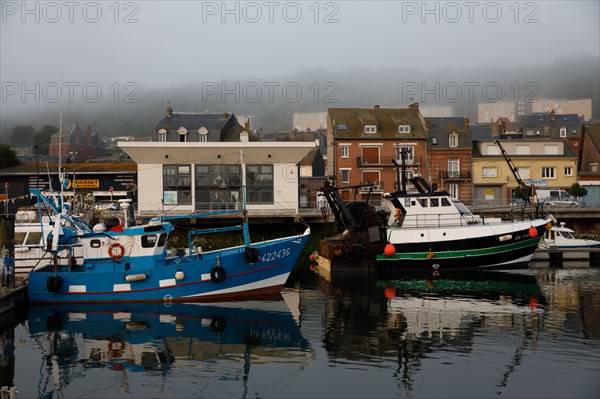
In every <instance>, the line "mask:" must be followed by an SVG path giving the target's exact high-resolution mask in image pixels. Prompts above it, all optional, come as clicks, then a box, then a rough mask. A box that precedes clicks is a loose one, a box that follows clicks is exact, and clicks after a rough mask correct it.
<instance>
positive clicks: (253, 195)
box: [246, 165, 274, 204]
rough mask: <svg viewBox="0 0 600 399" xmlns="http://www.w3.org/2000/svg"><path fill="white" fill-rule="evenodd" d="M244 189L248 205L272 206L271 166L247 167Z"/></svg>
mask: <svg viewBox="0 0 600 399" xmlns="http://www.w3.org/2000/svg"><path fill="white" fill-rule="evenodd" d="M246 187H247V190H246V192H247V199H248V203H252V204H272V203H273V201H274V195H273V165H247V166H246Z"/></svg>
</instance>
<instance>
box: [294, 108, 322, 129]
mask: <svg viewBox="0 0 600 399" xmlns="http://www.w3.org/2000/svg"><path fill="white" fill-rule="evenodd" d="M292 129H296V130H297V131H299V132H306V131H308V130H311V131H315V130H317V129H327V112H312V113H304V114H301V113H297V114H294V115H293V116H292Z"/></svg>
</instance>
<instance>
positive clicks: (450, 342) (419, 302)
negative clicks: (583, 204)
mask: <svg viewBox="0 0 600 399" xmlns="http://www.w3.org/2000/svg"><path fill="white" fill-rule="evenodd" d="M586 274H587V276H586ZM331 277H332V278H331V283H323V282H320V283H319V287H320V289H321V291H322V292H323V293H324V294H325V295H326V297H327V298H328V304H327V305H326V306H325V309H324V313H325V315H326V328H325V332H324V336H323V344H324V347H325V348H326V349H327V351H328V354H329V356H331V358H333V359H335V361H336V363H350V364H351V365H352V367H357V368H370V367H395V373H394V378H396V379H397V382H398V387H399V389H400V391H402V392H403V393H404V394H408V392H411V394H412V392H413V391H415V390H417V391H419V392H420V393H421V394H423V392H427V393H428V394H425V396H428V395H433V396H437V395H442V394H444V392H443V391H441V390H437V389H435V388H434V384H433V383H432V384H428V385H427V387H426V388H424V386H423V385H426V384H424V383H423V381H425V380H429V381H432V382H433V380H434V379H436V378H442V379H444V380H445V379H446V378H447V376H444V377H441V376H438V375H437V374H436V373H438V372H440V371H441V370H442V369H444V367H443V366H452V367H453V370H452V372H454V371H455V370H457V369H462V372H461V373H458V375H456V374H454V373H452V375H455V376H456V381H454V384H457V383H458V384H460V383H464V384H468V385H469V387H470V390H471V392H472V393H473V395H477V392H479V394H480V395H483V396H489V395H490V394H501V393H503V392H511V390H515V389H519V388H522V386H520V385H519V384H520V382H513V381H511V380H512V379H513V376H514V374H515V373H517V374H522V373H524V372H527V373H529V371H525V370H520V368H522V367H525V368H526V369H527V366H522V365H523V363H527V362H524V358H525V357H529V358H534V357H536V356H537V359H536V360H538V361H539V360H540V359H544V361H547V364H544V363H542V367H546V366H548V365H550V364H553V363H554V362H555V361H557V359H558V358H560V356H558V355H556V354H555V353H552V352H546V350H548V348H553V347H554V346H556V347H557V348H561V350H562V351H563V352H564V353H569V352H570V350H574V353H577V355H579V354H581V353H580V352H581V349H580V348H577V349H576V350H575V347H576V346H578V345H579V342H577V343H576V344H575V343H573V342H569V343H566V342H563V341H562V340H561V339H560V338H559V339H558V340H557V339H556V337H555V336H548V330H554V331H555V332H560V334H565V333H566V334H567V335H566V336H565V339H566V340H574V339H580V338H579V337H582V336H583V337H585V338H595V339H598V337H599V336H598V330H599V327H598V325H599V324H600V323H598V322H599V321H600V320H599V317H600V299H599V295H598V292H599V290H598V288H600V280H599V273H598V270H587V271H582V270H575V271H571V272H569V271H568V270H560V269H545V270H530V269H523V270H511V271H475V272H451V273H449V272H444V273H441V272H440V273H436V274H435V275H434V274H432V273H431V272H427V273H421V274H416V273H414V272H411V273H408V274H407V273H381V272H376V271H373V270H363V271H361V273H360V274H359V275H353V274H352V273H340V274H338V275H337V276H331ZM569 330H571V332H568V331H569ZM551 333H552V332H551ZM542 336H543V338H542ZM540 341H544V342H545V345H546V347H545V349H544V350H543V351H541V353H537V352H538V351H539V346H540ZM571 347H572V348H571ZM592 347H593V348H596V351H598V347H599V344H598V342H594V343H593V344H592ZM534 353H537V354H536V355H534ZM594 353H595V352H592V353H587V354H586V353H583V354H582V356H581V358H580V359H579V360H578V361H579V362H580V364H585V366H584V368H587V370H586V371H585V372H584V373H581V374H580V375H579V376H578V377H577V378H575V380H577V379H579V380H583V381H580V382H583V384H581V385H579V386H577V387H573V386H572V381H574V380H572V381H571V382H569V383H565V384H563V385H564V387H569V388H568V389H567V390H566V391H565V393H566V392H571V393H573V392H577V391H578V390H583V391H586V392H590V391H591V392H596V391H598V387H597V386H595V385H596V383H595V382H593V381H592V380H589V379H588V380H585V379H586V377H589V375H590V367H591V370H593V372H592V375H593V373H594V372H595V373H597V372H598V366H597V356H595V355H594ZM391 363H394V365H393V366H392V364H391ZM594 364H596V366H594ZM486 369H487V370H488V371H489V370H490V369H492V370H493V373H491V374H493V384H488V385H487V386H485V385H481V386H480V385H479V384H481V382H478V381H472V380H470V379H469V378H465V377H464V375H465V373H466V374H469V372H468V370H471V371H472V372H473V373H481V372H482V370H486ZM449 371H450V369H445V370H444V372H445V373H448V372H449ZM537 374H539V371H536V372H535V373H533V375H537ZM417 376H419V377H418V378H417ZM434 376H436V377H434ZM428 377H429V378H428ZM486 377H488V378H489V377H490V375H489V373H488V375H486ZM558 379H560V377H559V378H558ZM517 380H518V381H520V379H519V378H517ZM416 381H418V383H417V382H416ZM448 382H450V381H448ZM415 384H417V385H419V386H418V388H415ZM511 384H512V385H511ZM445 387H446V388H447V385H446V386H445ZM564 387H563V389H564ZM570 388H575V389H573V390H571V391H569V389H570ZM491 390H493V391H491ZM542 391H543V390H542ZM453 392H463V391H461V390H458V391H453ZM446 394H447V392H446ZM451 396H452V395H451Z"/></svg>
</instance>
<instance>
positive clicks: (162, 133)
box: [158, 128, 167, 143]
mask: <svg viewBox="0 0 600 399" xmlns="http://www.w3.org/2000/svg"><path fill="white" fill-rule="evenodd" d="M158 141H160V142H163V143H164V142H166V141H167V129H165V128H160V129H158Z"/></svg>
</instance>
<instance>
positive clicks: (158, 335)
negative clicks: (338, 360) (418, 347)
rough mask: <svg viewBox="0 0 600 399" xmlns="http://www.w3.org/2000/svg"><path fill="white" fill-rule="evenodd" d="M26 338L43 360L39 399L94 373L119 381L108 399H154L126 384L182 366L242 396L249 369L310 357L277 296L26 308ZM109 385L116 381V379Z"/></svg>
mask: <svg viewBox="0 0 600 399" xmlns="http://www.w3.org/2000/svg"><path fill="white" fill-rule="evenodd" d="M29 334H30V336H31V338H32V339H33V341H34V342H35V344H36V346H37V347H38V348H39V351H40V352H41V353H42V365H41V367H40V376H39V382H38V386H37V396H38V397H46V396H49V397H51V396H56V395H57V394H60V396H62V395H63V394H65V393H66V392H70V395H75V396H76V395H77V394H81V393H85V391H82V392H79V391H78V389H81V384H79V383H78V382H77V380H78V379H85V378H89V377H91V376H93V375H94V371H93V370H94V369H98V370H111V371H112V372H114V373H116V374H117V375H119V377H118V378H117V379H116V381H118V382H117V384H118V388H117V391H111V390H110V389H108V390H107V392H108V393H107V394H108V396H110V397H112V396H114V395H116V394H117V393H119V394H135V395H136V396H140V395H144V394H151V395H155V394H156V393H157V392H156V391H155V390H154V389H150V390H148V389H146V388H144V387H139V386H137V387H136V388H132V386H131V381H132V380H133V379H135V378H136V375H140V376H142V375H143V376H144V378H146V377H151V378H154V379H155V380H157V381H158V380H162V381H163V382H162V383H161V384H163V385H164V384H165V383H166V379H167V378H172V376H173V375H174V374H177V372H178V371H179V370H178V369H181V368H182V367H184V365H185V368H199V369H201V370H202V371H204V372H209V373H212V374H216V375H218V378H219V380H220V383H221V384H223V381H224V380H229V381H232V382H234V383H237V384H238V385H239V388H242V385H243V388H244V389H246V388H247V385H248V382H249V379H250V380H252V379H251V376H252V373H251V368H252V366H256V365H258V364H262V363H277V362H280V363H287V364H293V363H296V364H297V365H298V364H302V362H303V361H304V355H305V353H306V352H307V350H308V345H307V341H306V340H305V339H304V338H303V337H302V336H301V334H300V331H299V329H298V326H297V324H296V321H295V320H294V318H293V316H292V313H291V312H290V310H289V308H288V307H287V305H286V302H285V301H284V300H283V298H282V297H279V298H277V300H269V301H248V302H236V303H215V304H165V305H162V304H159V305H156V304H137V305H112V304H109V305H94V306H90V305H52V306H50V305H49V306H32V307H31V308H30V312H29ZM228 365H229V366H228ZM231 365H236V366H233V367H230V366H231ZM109 378H110V379H111V380H113V382H114V381H115V376H114V375H113V376H111V377H109ZM254 382H256V381H254ZM186 383H189V381H186ZM161 384H158V385H161ZM70 385H72V387H69V386H70ZM152 385H155V384H152ZM153 388H157V387H156V386H154V387H153ZM68 389H70V391H67V390H68ZM103 389H107V388H103ZM170 389H173V388H170ZM175 392H176V390H175ZM70 395H69V396H70ZM187 395H189V393H188V394H186V396H187ZM236 396H239V395H236ZM243 396H245V395H243Z"/></svg>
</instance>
